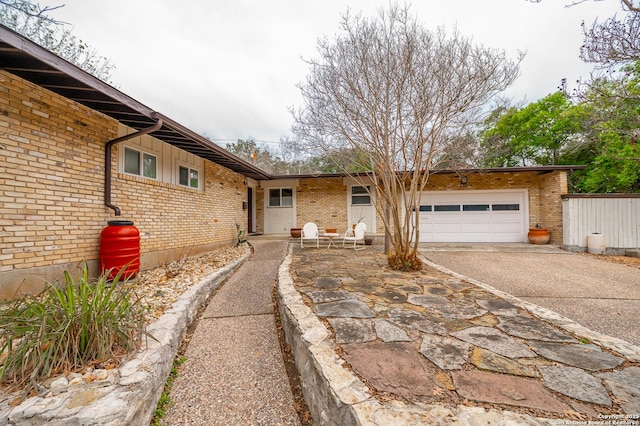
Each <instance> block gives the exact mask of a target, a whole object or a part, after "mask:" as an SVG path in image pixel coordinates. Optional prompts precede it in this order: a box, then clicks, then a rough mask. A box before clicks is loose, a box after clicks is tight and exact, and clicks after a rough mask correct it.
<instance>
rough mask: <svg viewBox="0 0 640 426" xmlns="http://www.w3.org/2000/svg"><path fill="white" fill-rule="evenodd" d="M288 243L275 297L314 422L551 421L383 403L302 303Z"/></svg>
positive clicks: (508, 413)
mask: <svg viewBox="0 0 640 426" xmlns="http://www.w3.org/2000/svg"><path fill="white" fill-rule="evenodd" d="M292 258H293V246H292V245H291V244H289V250H288V253H287V256H286V257H285V259H284V261H283V262H282V263H281V264H280V267H279V268H278V283H277V291H276V297H277V301H278V310H279V312H280V318H281V320H282V326H283V329H284V331H285V337H286V340H287V343H288V344H289V345H290V346H291V353H292V355H293V357H294V359H295V363H296V367H297V369H298V372H299V373H300V378H301V386H302V392H303V394H304V398H305V400H306V402H307V405H308V406H309V410H310V411H311V415H312V417H313V420H314V422H315V423H316V424H319V425H336V426H339V425H340V426H341V425H345V426H350V425H407V424H439V425H460V426H471V425H478V424H488V423H491V424H522V425H553V424H556V423H555V421H553V420H549V419H542V418H534V417H531V416H528V415H526V414H520V413H515V412H512V411H498V410H493V409H491V410H487V409H484V408H482V407H467V406H457V407H446V406H443V405H434V404H407V403H404V402H402V401H389V402H385V403H382V402H380V401H378V400H377V399H375V398H374V397H372V396H371V394H370V392H369V389H368V388H367V386H366V385H365V384H364V383H363V382H362V381H361V380H360V379H359V378H358V377H357V376H356V375H355V374H354V373H352V372H351V371H349V370H348V369H346V368H344V367H343V364H344V360H342V359H341V358H340V357H339V356H338V355H337V352H336V345H335V343H333V341H332V340H331V333H330V332H329V330H327V328H326V327H325V326H324V324H323V323H322V322H321V321H320V320H319V319H318V317H317V316H316V315H315V314H314V313H313V311H312V310H311V308H309V307H308V306H307V305H305V303H304V301H303V300H302V296H301V294H300V293H299V292H298V291H297V290H296V288H295V286H294V281H293V278H292V277H291V274H290V273H289V268H290V266H291V263H292Z"/></svg>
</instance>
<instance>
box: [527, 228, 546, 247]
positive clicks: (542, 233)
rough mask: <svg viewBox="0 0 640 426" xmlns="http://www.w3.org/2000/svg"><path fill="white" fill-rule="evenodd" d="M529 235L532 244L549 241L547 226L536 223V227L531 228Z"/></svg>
mask: <svg viewBox="0 0 640 426" xmlns="http://www.w3.org/2000/svg"><path fill="white" fill-rule="evenodd" d="M527 236H528V237H529V243H530V244H548V243H549V238H550V236H549V231H548V230H547V228H543V227H541V226H540V225H539V224H537V223H536V227H535V228H529V234H527Z"/></svg>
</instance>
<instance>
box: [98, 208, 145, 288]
mask: <svg viewBox="0 0 640 426" xmlns="http://www.w3.org/2000/svg"><path fill="white" fill-rule="evenodd" d="M108 224H109V226H107V227H106V228H104V229H103V230H102V232H101V233H100V271H101V273H105V272H106V271H109V277H108V278H109V279H113V278H114V277H115V276H116V275H117V274H118V272H119V271H120V270H121V269H124V272H123V273H122V276H121V278H122V279H129V278H133V277H135V276H136V275H137V274H138V272H140V231H138V228H136V227H135V226H133V222H130V221H128V220H110V221H109V222H108Z"/></svg>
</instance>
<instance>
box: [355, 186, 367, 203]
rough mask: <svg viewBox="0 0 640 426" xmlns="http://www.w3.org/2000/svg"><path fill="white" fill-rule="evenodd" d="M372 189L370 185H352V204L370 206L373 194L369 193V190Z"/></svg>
mask: <svg viewBox="0 0 640 426" xmlns="http://www.w3.org/2000/svg"><path fill="white" fill-rule="evenodd" d="M370 190H371V187H370V186H367V187H364V186H352V187H351V205H352V206H370V205H371V195H369V191H370Z"/></svg>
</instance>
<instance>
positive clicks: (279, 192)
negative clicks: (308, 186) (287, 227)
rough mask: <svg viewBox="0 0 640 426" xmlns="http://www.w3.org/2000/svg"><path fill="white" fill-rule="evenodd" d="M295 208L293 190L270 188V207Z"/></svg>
mask: <svg viewBox="0 0 640 426" xmlns="http://www.w3.org/2000/svg"><path fill="white" fill-rule="evenodd" d="M291 206H293V189H292V188H270V189H269V207H291Z"/></svg>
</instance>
